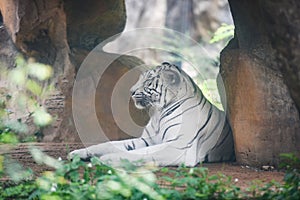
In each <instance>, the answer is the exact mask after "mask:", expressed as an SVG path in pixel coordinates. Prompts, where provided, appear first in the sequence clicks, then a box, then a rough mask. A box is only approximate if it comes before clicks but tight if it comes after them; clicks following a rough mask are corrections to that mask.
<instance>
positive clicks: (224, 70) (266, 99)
mask: <svg viewBox="0 0 300 200" xmlns="http://www.w3.org/2000/svg"><path fill="white" fill-rule="evenodd" d="M271 2H272V1H259V0H256V1H251V2H250V1H246V0H229V3H230V8H231V12H232V16H233V19H234V24H235V36H234V39H232V40H231V41H230V43H229V44H228V45H227V47H226V48H225V49H224V50H223V51H222V53H221V70H220V73H221V76H222V78H223V81H224V83H225V88H226V94H227V102H228V116H229V120H230V123H231V126H232V129H233V133H234V139H235V148H236V156H237V161H238V162H239V163H244V164H249V165H256V166H261V165H278V163H279V161H280V158H279V154H280V153H288V152H296V153H298V154H299V152H300V146H299V142H300V120H299V110H297V107H296V105H297V98H295V97H294V96H296V97H297V95H298V94H299V91H300V90H299V89H298V92H295V88H297V85H298V83H299V77H298V79H297V78H296V80H298V81H295V77H297V74H299V71H300V70H299V68H298V69H297V67H296V68H293V65H294V64H295V63H294V62H295V60H297V59H299V55H300V54H298V56H297V55H296V54H295V53H294V51H295V52H297V51H298V50H299V46H298V48H296V47H295V46H294V45H295V43H294V42H291V41H290V40H288V39H287V38H286V35H287V34H288V35H289V34H293V33H294V37H295V35H297V34H298V36H299V31H297V30H298V29H299V28H298V26H296V27H294V26H290V27H289V28H290V29H288V30H287V29H286V28H283V27H286V26H283V27H282V24H281V23H283V22H282V21H283V20H282V19H281V18H282V16H280V15H279V14H278V12H279V13H280V10H282V12H283V13H286V11H284V9H281V6H282V4H284V5H287V4H285V3H271ZM278 2H279V1H278ZM295 2H296V1H294V3H295ZM270 5H273V6H274V7H272V8H273V9H274V12H272V13H270V11H271V10H270V8H271V6H270ZM289 6H292V4H290V5H289ZM289 6H287V7H286V9H288V8H289ZM290 14H291V13H289V14H287V13H286V15H287V17H286V18H284V19H285V20H286V19H287V18H289V17H288V16H290ZM293 19H294V20H295V19H298V20H299V19H300V18H293ZM277 21H280V22H281V23H277ZM275 22H276V23H275ZM285 22H287V21H285ZM293 23H295V24H297V21H295V22H293V21H289V22H287V24H293ZM287 26H288V25H287ZM271 27H272V29H274V30H277V32H274V31H273V32H271ZM296 32H297V34H295V33H296ZM283 40H284V41H285V40H287V42H286V43H283V42H282V41H283ZM297 41H298V40H297ZM297 41H296V42H297ZM296 44H297V43H296ZM282 47H284V49H283V48H282ZM288 49H289V50H288ZM291 49H293V51H291ZM291 57H292V58H293V59H291V60H290V58H291ZM289 69H293V71H294V73H295V72H297V73H296V74H294V75H293V76H292V75H291V77H288V76H289V75H290V72H291V71H288V70H289ZM293 81H295V82H293ZM290 84H292V87H291V85H290ZM294 93H295V94H294ZM295 102H296V103H295Z"/></svg>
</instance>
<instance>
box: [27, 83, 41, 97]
mask: <svg viewBox="0 0 300 200" xmlns="http://www.w3.org/2000/svg"><path fill="white" fill-rule="evenodd" d="M26 88H27V89H28V90H29V91H30V92H32V94H34V95H36V96H40V95H41V94H42V91H43V89H42V87H41V86H40V85H39V84H38V83H37V82H36V81H34V80H30V79H29V80H27V82H26Z"/></svg>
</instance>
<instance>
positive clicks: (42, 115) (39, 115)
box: [33, 108, 53, 127]
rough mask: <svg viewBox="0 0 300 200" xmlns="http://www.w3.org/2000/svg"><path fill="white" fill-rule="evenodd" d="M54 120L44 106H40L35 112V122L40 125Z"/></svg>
mask: <svg viewBox="0 0 300 200" xmlns="http://www.w3.org/2000/svg"><path fill="white" fill-rule="evenodd" d="M52 121H53V118H52V116H51V115H50V114H49V113H48V112H47V111H46V110H45V109H44V108H38V109H36V110H35V111H34V113H33V122H34V123H35V124H36V125H38V126H41V127H44V126H47V125H50V124H51V123H52Z"/></svg>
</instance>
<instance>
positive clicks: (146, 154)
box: [100, 143, 186, 167]
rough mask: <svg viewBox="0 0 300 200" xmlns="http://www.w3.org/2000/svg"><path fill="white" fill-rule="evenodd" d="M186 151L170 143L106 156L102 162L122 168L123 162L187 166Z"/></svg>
mask: <svg viewBox="0 0 300 200" xmlns="http://www.w3.org/2000/svg"><path fill="white" fill-rule="evenodd" d="M185 157H186V151H183V150H181V149H178V148H175V147H173V146H171V145H170V144H168V143H162V144H158V145H153V146H149V147H146V148H141V149H136V150H133V151H123V152H118V153H111V154H106V155H103V156H101V157H100V160H101V161H103V162H104V163H106V164H110V165H112V166H114V167H118V166H121V160H128V161H129V162H137V164H146V163H154V164H155V165H157V166H179V165H181V164H185Z"/></svg>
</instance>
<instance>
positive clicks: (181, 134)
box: [166, 134, 183, 142]
mask: <svg viewBox="0 0 300 200" xmlns="http://www.w3.org/2000/svg"><path fill="white" fill-rule="evenodd" d="M181 136H183V134H181V135H178V136H177V137H176V138H174V139H171V140H167V141H166V142H173V141H176V140H178V139H179V138H180V137H181Z"/></svg>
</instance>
